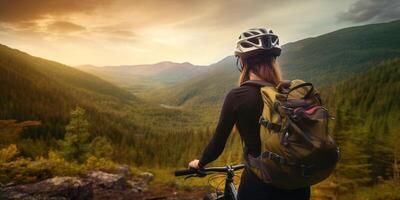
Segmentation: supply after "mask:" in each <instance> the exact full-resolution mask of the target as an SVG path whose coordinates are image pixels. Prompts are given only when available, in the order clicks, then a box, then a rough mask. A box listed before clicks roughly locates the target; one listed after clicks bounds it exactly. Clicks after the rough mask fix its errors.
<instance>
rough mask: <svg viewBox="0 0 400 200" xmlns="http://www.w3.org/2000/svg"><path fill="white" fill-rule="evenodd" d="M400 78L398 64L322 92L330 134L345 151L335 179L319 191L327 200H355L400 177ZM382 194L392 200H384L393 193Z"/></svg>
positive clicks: (342, 152) (389, 64)
mask: <svg viewBox="0 0 400 200" xmlns="http://www.w3.org/2000/svg"><path fill="white" fill-rule="evenodd" d="M399 77H400V60H399V59H396V60H391V61H386V62H382V64H380V65H379V66H377V67H374V68H372V69H371V70H369V71H368V72H367V73H365V74H362V75H359V76H356V77H353V78H351V79H349V80H347V81H344V82H341V83H339V84H335V85H333V86H330V87H328V88H325V89H324V91H323V96H324V99H325V100H326V101H327V102H326V103H327V105H328V106H329V109H330V113H331V115H332V116H333V117H334V118H335V120H333V121H332V122H333V126H332V129H331V132H332V133H333V135H334V136H335V139H336V141H337V143H338V144H339V146H340V151H341V160H340V163H339V165H338V167H337V170H336V172H335V175H334V176H333V177H332V178H331V179H330V181H327V182H325V183H324V184H323V185H324V187H321V188H324V189H325V192H323V193H322V194H324V195H323V197H325V198H326V199H330V198H332V197H333V196H335V195H338V194H347V195H349V196H351V195H355V194H356V193H360V188H361V187H363V186H366V185H371V184H373V183H378V182H382V179H396V177H397V178H398V177H399V175H400V174H399V173H400V148H399V146H400V124H399V123H398V122H399V121H400V103H399V102H400V96H399V95H398V94H399V93H400V79H399ZM380 190H381V191H379V192H381V195H382V197H381V199H390V198H391V197H390V196H386V197H383V196H384V195H385V194H384V193H385V192H387V190H389V191H390V188H387V189H384V188H381V189H380ZM377 195H378V194H377ZM328 197H329V198H328ZM325 198H324V199H325ZM349 199H351V198H349ZM356 199H362V198H360V197H358V198H356Z"/></svg>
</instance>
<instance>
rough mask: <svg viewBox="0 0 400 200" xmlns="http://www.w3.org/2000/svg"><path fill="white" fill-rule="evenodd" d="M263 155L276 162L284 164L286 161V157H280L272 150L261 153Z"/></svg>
mask: <svg viewBox="0 0 400 200" xmlns="http://www.w3.org/2000/svg"><path fill="white" fill-rule="evenodd" d="M263 157H264V158H265V157H266V158H268V159H270V160H272V161H275V162H278V163H279V164H281V165H284V164H286V163H287V162H286V159H285V158H284V157H282V156H280V155H279V154H277V153H274V152H270V151H267V152H265V153H263Z"/></svg>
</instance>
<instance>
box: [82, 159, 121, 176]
mask: <svg viewBox="0 0 400 200" xmlns="http://www.w3.org/2000/svg"><path fill="white" fill-rule="evenodd" d="M116 168H117V165H116V164H115V163H114V162H113V161H112V160H110V159H107V158H97V157H95V156H90V157H89V158H88V159H87V160H86V163H85V165H84V169H85V170H88V171H92V170H101V171H106V172H114V171H115V170H116Z"/></svg>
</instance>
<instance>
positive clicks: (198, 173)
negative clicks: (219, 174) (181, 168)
mask: <svg viewBox="0 0 400 200" xmlns="http://www.w3.org/2000/svg"><path fill="white" fill-rule="evenodd" d="M206 176H207V173H206V172H205V171H203V170H198V171H197V173H196V174H192V175H189V176H186V177H185V180H187V179H189V178H193V177H199V178H202V177H206Z"/></svg>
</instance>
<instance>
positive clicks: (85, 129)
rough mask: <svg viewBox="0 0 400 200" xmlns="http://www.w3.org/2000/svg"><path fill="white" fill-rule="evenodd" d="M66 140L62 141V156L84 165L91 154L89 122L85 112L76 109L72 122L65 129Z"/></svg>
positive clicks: (78, 108) (72, 113) (72, 114)
mask: <svg viewBox="0 0 400 200" xmlns="http://www.w3.org/2000/svg"><path fill="white" fill-rule="evenodd" d="M65 130H66V133H65V137H64V140H63V141H61V142H60V143H61V152H60V153H61V154H62V155H63V156H64V158H65V159H67V160H76V161H78V162H80V163H83V162H84V161H85V160H86V158H87V156H88V152H89V148H88V147H89V145H88V139H89V135H90V134H89V122H88V121H87V119H86V115H85V110H84V109H83V108H80V107H76V108H75V110H73V111H72V112H71V120H70V122H69V124H68V125H67V126H66V128H65Z"/></svg>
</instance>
